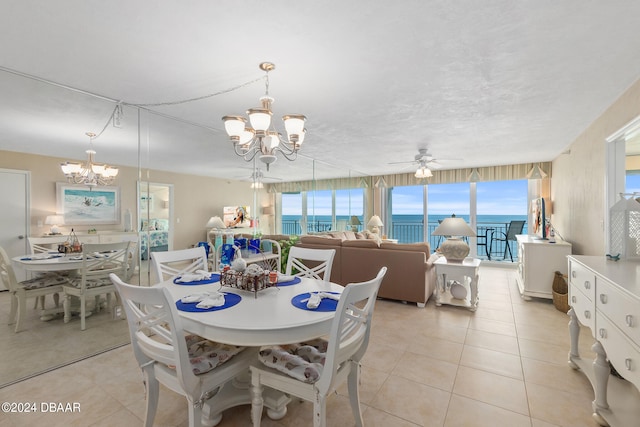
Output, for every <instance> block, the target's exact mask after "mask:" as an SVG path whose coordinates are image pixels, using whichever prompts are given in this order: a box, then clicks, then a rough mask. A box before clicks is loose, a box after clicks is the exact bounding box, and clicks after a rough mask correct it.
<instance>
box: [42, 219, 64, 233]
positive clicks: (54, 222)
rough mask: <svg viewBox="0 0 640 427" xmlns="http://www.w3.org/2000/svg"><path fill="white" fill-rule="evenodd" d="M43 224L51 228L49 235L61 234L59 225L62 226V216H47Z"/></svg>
mask: <svg viewBox="0 0 640 427" xmlns="http://www.w3.org/2000/svg"><path fill="white" fill-rule="evenodd" d="M44 223H45V224H47V225H50V226H51V230H49V233H50V234H61V233H60V227H58V226H59V225H64V216H63V215H47V217H46V218H45V220H44Z"/></svg>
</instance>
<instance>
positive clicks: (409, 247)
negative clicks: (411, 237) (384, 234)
mask: <svg viewBox="0 0 640 427" xmlns="http://www.w3.org/2000/svg"><path fill="white" fill-rule="evenodd" d="M380 247H381V248H382V249H392V250H394V251H412V252H424V253H425V254H427V258H429V255H431V251H430V247H429V244H428V243H402V244H398V243H388V242H382V243H381V244H380Z"/></svg>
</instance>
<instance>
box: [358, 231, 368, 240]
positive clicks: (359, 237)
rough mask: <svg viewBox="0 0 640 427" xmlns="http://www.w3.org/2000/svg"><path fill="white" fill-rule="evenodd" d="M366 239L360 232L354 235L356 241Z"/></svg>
mask: <svg viewBox="0 0 640 427" xmlns="http://www.w3.org/2000/svg"><path fill="white" fill-rule="evenodd" d="M366 238H367V236H365V235H364V233H363V232H362V231H359V232H357V233H356V239H358V240H360V239H366Z"/></svg>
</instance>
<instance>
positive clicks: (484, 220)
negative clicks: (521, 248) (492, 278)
mask: <svg viewBox="0 0 640 427" xmlns="http://www.w3.org/2000/svg"><path fill="white" fill-rule="evenodd" d="M527 188H528V181H527V180H526V179H524V180H513V181H492V182H478V183H476V201H477V202H476V203H477V205H476V206H477V210H476V212H477V213H476V233H477V235H478V238H477V254H478V257H480V258H484V259H487V258H488V257H489V255H491V256H492V257H493V256H495V257H496V259H502V258H503V254H504V251H505V249H506V247H505V242H503V241H497V240H496V241H492V239H491V237H492V235H493V236H496V237H500V238H504V235H506V233H507V229H508V227H509V223H510V222H511V221H527V217H528V208H527V206H528V197H527ZM522 234H527V224H526V223H525V226H524V229H523V230H522ZM509 244H510V245H511V246H512V247H511V248H510V249H511V253H512V254H514V258H515V255H516V253H517V251H516V250H515V245H514V243H513V242H510V243H509ZM489 251H491V253H489Z"/></svg>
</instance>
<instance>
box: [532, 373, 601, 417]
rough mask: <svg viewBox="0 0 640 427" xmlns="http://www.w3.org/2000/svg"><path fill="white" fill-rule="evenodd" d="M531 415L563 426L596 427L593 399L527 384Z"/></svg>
mask: <svg viewBox="0 0 640 427" xmlns="http://www.w3.org/2000/svg"><path fill="white" fill-rule="evenodd" d="M527 394H528V397H529V407H530V408H531V417H532V418H535V419H538V420H541V421H545V422H549V423H552V424H557V425H559V426H563V427H596V426H597V425H598V424H597V423H596V422H595V421H593V419H592V418H591V413H592V411H591V401H592V400H593V397H592V398H591V399H587V398H585V396H584V395H583V394H581V393H580V394H575V393H570V392H564V391H558V390H556V389H553V388H549V387H545V386H542V385H537V384H527Z"/></svg>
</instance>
